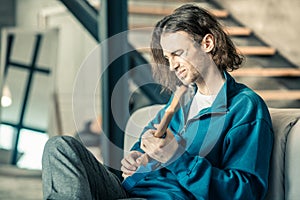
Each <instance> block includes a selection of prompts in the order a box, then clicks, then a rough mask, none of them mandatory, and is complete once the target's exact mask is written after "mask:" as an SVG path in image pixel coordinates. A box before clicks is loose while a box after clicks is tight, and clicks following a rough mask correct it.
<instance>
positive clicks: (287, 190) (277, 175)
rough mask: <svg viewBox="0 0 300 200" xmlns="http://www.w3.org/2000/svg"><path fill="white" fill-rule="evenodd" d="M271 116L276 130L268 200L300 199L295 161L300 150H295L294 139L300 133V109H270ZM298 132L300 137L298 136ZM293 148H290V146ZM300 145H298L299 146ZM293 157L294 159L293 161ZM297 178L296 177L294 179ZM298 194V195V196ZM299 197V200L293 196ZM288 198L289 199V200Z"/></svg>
mask: <svg viewBox="0 0 300 200" xmlns="http://www.w3.org/2000/svg"><path fill="white" fill-rule="evenodd" d="M269 110H270V114H271V118H272V123H273V129H274V146H273V152H272V158H271V168H270V175H269V191H268V194H267V197H266V199H270V200H271V199H272V200H276V199H278V200H279V199H280V200H282V199H299V192H300V191H299V190H298V191H297V190H296V188H295V187H297V186H299V181H300V177H299V175H297V176H295V175H296V171H297V169H295V167H296V168H298V166H300V164H299V159H298V161H296V160H294V158H295V157H294V156H295V155H293V154H297V153H296V152H298V154H299V153H300V150H299V148H298V149H295V147H294V146H297V145H295V144H294V143H295V141H291V139H292V138H296V137H298V140H299V136H300V135H299V132H300V129H299V128H300V127H299V126H300V120H299V118H300V109H278V108H277V109H275V108H270V109H269ZM297 132H298V136H297ZM291 144H292V145H293V146H290V145H291ZM299 145H300V143H298V146H299ZM291 157H293V159H291ZM298 157H299V156H298ZM293 176H295V177H293ZM297 193H298V194H297ZM291 195H292V196H295V195H298V198H294V197H292V196H291ZM287 197H288V198H287Z"/></svg>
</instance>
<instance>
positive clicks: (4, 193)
mask: <svg viewBox="0 0 300 200" xmlns="http://www.w3.org/2000/svg"><path fill="white" fill-rule="evenodd" d="M0 199H1V200H17V199H18V200H41V199H42V177H41V171H39V170H26V169H19V168H17V167H13V166H9V165H0Z"/></svg>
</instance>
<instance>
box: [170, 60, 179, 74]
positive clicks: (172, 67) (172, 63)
mask: <svg viewBox="0 0 300 200" xmlns="http://www.w3.org/2000/svg"><path fill="white" fill-rule="evenodd" d="M169 65H170V71H176V70H177V69H178V67H179V62H178V61H176V59H174V58H170V59H169Z"/></svg>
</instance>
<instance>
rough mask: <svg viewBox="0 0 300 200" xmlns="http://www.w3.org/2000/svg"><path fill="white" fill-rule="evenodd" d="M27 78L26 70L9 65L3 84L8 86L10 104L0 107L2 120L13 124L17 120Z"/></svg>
mask: <svg viewBox="0 0 300 200" xmlns="http://www.w3.org/2000/svg"><path fill="white" fill-rule="evenodd" d="M27 78H28V72H27V70H24V69H19V68H15V67H9V70H8V74H7V77H6V82H5V84H6V85H7V86H8V87H9V90H10V93H11V99H12V104H11V105H10V106H9V107H3V108H1V120H2V121H3V122H9V123H13V124H17V123H18V122H19V119H20V114H21V110H22V105H23V99H24V91H25V89H26V83H27ZM16 80H18V81H16Z"/></svg>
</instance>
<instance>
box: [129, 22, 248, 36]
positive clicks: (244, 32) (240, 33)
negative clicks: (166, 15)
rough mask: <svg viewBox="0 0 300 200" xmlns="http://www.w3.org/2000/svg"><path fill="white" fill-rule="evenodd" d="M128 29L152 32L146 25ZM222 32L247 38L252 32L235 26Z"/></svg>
mask: <svg viewBox="0 0 300 200" xmlns="http://www.w3.org/2000/svg"><path fill="white" fill-rule="evenodd" d="M129 29H141V30H142V31H149V32H152V30H153V27H150V26H149V25H146V24H145V25H144V24H130V25H129ZM224 31H225V32H226V33H227V34H228V35H230V36H249V35H250V34H251V32H252V31H251V29H250V28H246V27H237V26H228V27H224Z"/></svg>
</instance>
